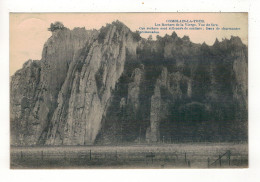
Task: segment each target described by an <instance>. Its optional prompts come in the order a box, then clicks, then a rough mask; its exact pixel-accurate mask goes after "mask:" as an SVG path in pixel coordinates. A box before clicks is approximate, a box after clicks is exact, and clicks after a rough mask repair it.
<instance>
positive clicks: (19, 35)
mask: <svg viewBox="0 0 260 182" xmlns="http://www.w3.org/2000/svg"><path fill="white" fill-rule="evenodd" d="M115 20H119V21H121V22H123V23H124V24H125V25H126V26H128V27H129V28H130V29H131V30H132V31H136V30H139V31H140V30H141V29H140V28H141V27H145V28H146V27H158V26H155V24H162V23H170V22H166V21H167V20H203V21H204V22H205V23H209V24H218V27H219V28H220V30H218V31H217V30H206V29H205V28H204V30H175V32H176V33H177V35H178V36H179V37H183V36H184V35H188V36H189V37H190V40H191V41H192V42H194V43H203V42H206V43H207V44H208V45H212V44H213V43H214V41H215V40H216V38H218V39H219V40H220V41H221V40H222V39H224V38H228V39H229V38H230V37H231V35H233V36H239V37H240V38H241V40H242V42H243V43H244V44H246V45H247V44H248V14H247V13H10V19H9V21H10V22H9V23H10V75H13V74H14V73H15V72H16V71H17V70H19V69H21V68H22V65H23V64H24V62H26V61H27V60H28V59H33V60H40V59H41V55H42V49H43V45H44V43H45V42H46V41H47V39H48V38H49V37H50V36H51V32H49V31H47V29H48V27H50V24H51V23H53V22H55V21H60V22H62V23H63V24H64V26H65V27H67V28H69V29H73V28H74V27H85V28H86V29H100V28H101V27H102V26H105V25H106V24H107V23H111V22H113V21H115ZM222 27H225V28H240V30H222V29H221V28H222ZM159 28H160V27H159ZM172 32H173V30H167V31H166V30H163V31H160V33H159V35H160V36H164V35H165V34H166V33H167V34H171V33H172ZM149 35H150V34H141V36H142V37H144V38H147V37H148V36H149ZM156 35H158V34H153V38H154V39H155V37H156Z"/></svg>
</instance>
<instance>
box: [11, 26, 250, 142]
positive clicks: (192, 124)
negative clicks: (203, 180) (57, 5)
mask: <svg viewBox="0 0 260 182" xmlns="http://www.w3.org/2000/svg"><path fill="white" fill-rule="evenodd" d="M247 59H248V55H247V47H246V46H245V45H244V44H243V43H242V42H241V40H240V38H238V37H231V39H230V40H227V39H225V40H223V41H221V42H220V41H218V40H216V42H215V43H214V45H213V46H208V45H207V44H205V43H203V44H194V43H192V42H191V41H190V39H189V37H187V36H184V37H183V38H180V37H178V36H177V34H176V33H175V32H173V34H172V35H166V36H164V37H160V36H157V40H156V41H153V40H146V39H141V38H140V36H138V35H137V33H133V32H131V30H130V29H129V28H127V27H126V26H125V25H124V24H123V23H121V22H118V21H116V22H113V23H112V24H108V25H107V26H106V27H102V28H101V29H100V30H98V31H97V30H91V31H90V30H85V29H84V28H75V29H73V30H69V29H67V28H65V27H63V28H62V29H55V30H54V31H53V32H52V36H51V37H50V38H49V39H48V40H47V42H46V43H45V45H44V48H43V52H42V59H41V60H39V61H36V60H34V61H32V60H29V61H28V62H26V63H25V64H24V66H23V68H22V69H21V70H19V71H17V72H16V73H15V74H14V75H13V76H12V78H11V90H10V92H11V95H10V102H11V103H10V104H11V107H10V108H11V109H10V110H11V144H12V145H37V144H38V145H39V144H41V145H88V144H94V143H100V144H104V143H122V142H124V143H125V142H160V141H164V142H169V141H180V140H189V141H190V140H192V141H205V140H206V141H215V140H217V141H219V140H223V141H229V140H237V139H238V140H246V139H247V109H248V106H247V103H248V102H247V97H248V95H247V74H248V73H247V64H248V62H247Z"/></svg>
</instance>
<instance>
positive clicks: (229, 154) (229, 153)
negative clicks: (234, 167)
mask: <svg viewBox="0 0 260 182" xmlns="http://www.w3.org/2000/svg"><path fill="white" fill-rule="evenodd" d="M230 156H231V152H230V150H228V165H229V166H230Z"/></svg>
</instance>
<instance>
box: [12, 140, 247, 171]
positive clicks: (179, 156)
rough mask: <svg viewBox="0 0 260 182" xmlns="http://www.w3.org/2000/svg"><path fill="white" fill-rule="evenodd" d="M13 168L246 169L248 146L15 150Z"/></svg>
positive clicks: (185, 145)
mask: <svg viewBox="0 0 260 182" xmlns="http://www.w3.org/2000/svg"><path fill="white" fill-rule="evenodd" d="M10 167H11V168H12V169H26V168H29V169H34V168H40V169H42V168H67V169H68V168H93V169H97V168H115V169H116V168H246V167H248V144H247V143H183V144H158V145H131V146H130V145H129V146H56V147H53V146H51V147H48V146H47V147H45V146H44V147H43V146H41V147H11V163H10Z"/></svg>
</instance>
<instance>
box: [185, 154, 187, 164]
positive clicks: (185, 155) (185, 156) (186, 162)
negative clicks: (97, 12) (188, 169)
mask: <svg viewBox="0 0 260 182" xmlns="http://www.w3.org/2000/svg"><path fill="white" fill-rule="evenodd" d="M185 163H187V158H186V152H185Z"/></svg>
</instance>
